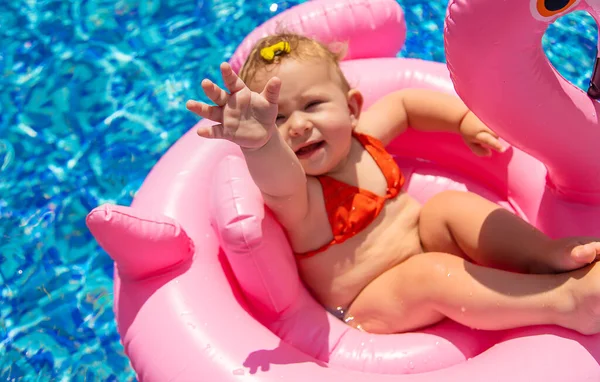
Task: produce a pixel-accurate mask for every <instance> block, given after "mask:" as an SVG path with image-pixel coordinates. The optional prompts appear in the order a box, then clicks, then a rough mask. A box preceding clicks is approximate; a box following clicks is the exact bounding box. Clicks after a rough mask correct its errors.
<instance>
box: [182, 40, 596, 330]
mask: <svg viewBox="0 0 600 382" xmlns="http://www.w3.org/2000/svg"><path fill="white" fill-rule="evenodd" d="M338 63H339V56H338V55H337V54H336V53H335V52H333V51H331V50H330V49H328V48H327V47H326V46H324V45H323V44H321V43H319V42H317V41H315V40H312V39H309V38H307V37H303V36H300V35H295V34H290V33H283V34H278V35H274V36H269V37H266V38H264V39H262V40H260V41H259V42H258V43H257V45H256V46H255V47H254V49H253V50H252V52H251V53H250V56H249V57H248V60H247V61H246V63H245V64H244V66H243V68H242V69H241V71H240V74H239V77H238V75H236V74H235V73H234V72H233V70H232V69H231V67H230V66H229V65H228V64H226V63H223V64H221V73H222V76H223V82H224V84H225V86H226V88H227V90H228V91H225V90H223V89H221V88H220V87H219V86H217V85H216V84H214V83H213V82H211V81H210V80H207V79H205V80H203V81H202V89H203V90H204V92H205V93H206V95H207V97H208V98H209V99H210V100H212V101H213V102H214V103H215V104H216V105H214V106H210V105H207V104H205V103H202V102H197V101H188V103H187V108H188V109H189V110H191V111H192V112H194V113H196V114H197V115H199V116H201V117H203V118H207V119H210V120H212V121H216V122H217V123H219V124H218V125H215V126H211V127H202V128H200V129H199V130H198V135H200V136H201V137H205V138H210V139H227V140H229V141H231V142H234V143H236V144H237V145H239V146H240V148H241V150H242V152H243V154H244V156H245V159H246V162H247V165H248V169H249V171H250V174H251V176H252V178H253V180H254V182H255V183H256V185H257V186H258V187H259V189H260V190H261V192H262V195H263V198H264V202H265V204H266V205H267V207H268V208H269V209H271V210H272V211H273V213H274V214H275V216H276V218H277V219H278V221H279V222H280V224H281V225H282V226H283V227H284V229H285V230H286V232H287V234H288V237H289V240H290V243H291V246H292V249H293V251H294V253H295V256H296V258H297V264H298V268H299V271H300V275H301V277H302V279H303V280H304V282H305V284H306V285H307V286H308V288H309V289H310V290H311V292H312V293H313V295H314V296H315V298H316V299H317V300H318V301H319V302H320V303H321V304H323V305H324V306H325V307H326V308H327V309H328V310H329V311H330V312H332V313H334V314H337V315H338V316H339V317H340V318H343V319H344V320H345V321H346V322H347V323H348V324H350V325H352V326H353V327H355V328H358V329H361V330H365V331H368V332H374V333H394V332H403V331H410V330H414V329H418V328H421V327H424V326H427V325H431V324H434V323H436V322H438V321H440V320H441V319H443V318H444V317H449V318H451V319H453V320H455V321H457V322H460V323H462V324H464V325H467V326H470V327H473V328H479V329H488V330H493V329H506V328H513V327H518V326H526V325H538V324H556V325H561V326H563V327H567V328H571V329H574V330H577V331H579V332H581V333H585V334H590V333H596V332H599V331H600V265H596V264H598V263H596V262H595V260H596V258H597V257H598V255H600V239H598V238H591V237H569V238H561V239H551V238H549V237H548V236H546V235H545V234H543V233H542V232H540V231H539V230H537V229H536V228H534V227H532V226H531V225H529V224H528V223H526V222H525V221H523V220H522V219H520V218H518V217H517V216H515V215H513V214H512V213H510V212H508V211H506V210H504V209H502V208H501V207H499V206H498V205H496V204H494V203H492V202H490V201H488V200H486V199H483V198H482V197H480V196H478V195H476V194H473V193H469V192H458V191H449V192H442V193H439V194H438V195H436V196H434V197H433V198H431V199H430V200H429V201H428V202H427V203H425V204H424V205H420V204H419V203H418V202H417V201H416V200H415V199H413V198H412V197H411V196H410V195H408V194H407V193H406V192H404V191H403V189H402V186H403V182H404V177H403V174H402V173H401V171H400V170H399V168H398V166H397V164H396V163H395V162H394V160H393V158H392V157H391V156H390V154H388V153H387V152H386V150H385V146H386V145H387V144H388V143H389V142H390V141H391V140H393V139H394V138H396V137H397V136H398V135H400V134H402V133H403V132H404V131H406V130H407V129H408V128H409V127H410V128H412V129H416V130H421V131H443V132H454V133H457V134H461V136H462V137H463V139H464V141H465V143H466V144H467V145H468V146H469V147H470V148H471V150H472V151H473V152H474V153H475V154H477V155H490V154H491V150H496V151H500V152H501V151H503V146H502V145H501V143H500V142H499V140H498V137H497V135H496V134H495V133H494V132H493V131H491V130H490V129H488V128H487V127H486V126H485V125H484V124H483V123H482V122H481V121H480V120H479V119H478V118H477V117H476V116H475V115H474V114H473V113H472V112H470V111H469V110H468V109H467V107H466V106H465V105H464V104H463V103H462V102H461V100H460V99H458V98H457V97H454V96H451V95H446V94H443V93H438V92H433V91H429V90H422V89H403V90H400V91H397V92H395V93H391V94H389V95H387V96H386V97H384V98H382V99H380V100H379V101H378V102H377V103H375V104H374V105H373V106H372V107H370V108H369V109H368V110H366V111H363V110H362V105H363V98H362V95H361V93H360V91H358V90H357V89H355V88H352V87H351V86H350V84H349V83H348V81H347V80H346V78H345V77H344V74H343V73H342V71H341V70H340V67H339V65H338ZM596 273H598V275H596Z"/></svg>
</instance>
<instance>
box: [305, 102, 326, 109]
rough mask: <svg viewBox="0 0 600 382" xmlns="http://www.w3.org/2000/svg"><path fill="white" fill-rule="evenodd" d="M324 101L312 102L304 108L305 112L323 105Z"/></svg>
mask: <svg viewBox="0 0 600 382" xmlns="http://www.w3.org/2000/svg"><path fill="white" fill-rule="evenodd" d="M322 103H323V101H310V102H309V103H307V104H306V106H305V107H304V109H305V110H308V109H310V108H313V107H316V106H319V105H320V104H322Z"/></svg>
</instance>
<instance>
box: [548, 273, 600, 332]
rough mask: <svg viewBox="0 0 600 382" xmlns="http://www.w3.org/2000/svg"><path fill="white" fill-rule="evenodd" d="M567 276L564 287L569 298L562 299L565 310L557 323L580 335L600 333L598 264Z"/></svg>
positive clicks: (599, 277)
mask: <svg viewBox="0 0 600 382" xmlns="http://www.w3.org/2000/svg"><path fill="white" fill-rule="evenodd" d="M568 275H570V276H571V277H569V280H568V281H567V282H566V283H565V284H564V286H565V287H566V290H568V292H569V293H568V294H567V296H569V297H567V298H564V299H562V302H563V303H564V305H562V306H563V308H565V309H564V310H563V312H562V313H561V314H560V317H561V319H560V320H559V322H557V323H558V324H559V325H560V326H563V327H566V328H569V329H573V330H576V331H578V332H579V333H582V334H596V333H600V262H597V263H594V264H592V265H589V266H587V267H585V268H582V269H578V270H576V271H574V272H570V273H568ZM565 276H567V274H565Z"/></svg>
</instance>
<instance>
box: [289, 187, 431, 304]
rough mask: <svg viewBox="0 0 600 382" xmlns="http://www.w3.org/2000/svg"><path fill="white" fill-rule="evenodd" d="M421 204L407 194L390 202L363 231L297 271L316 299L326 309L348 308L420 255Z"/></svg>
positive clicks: (307, 262)
mask: <svg viewBox="0 0 600 382" xmlns="http://www.w3.org/2000/svg"><path fill="white" fill-rule="evenodd" d="M420 208H421V207H420V205H419V203H418V202H417V201H416V200H414V199H412V198H411V197H410V196H408V195H407V194H401V195H399V196H398V197H396V198H395V199H394V200H391V201H388V202H387V203H386V205H385V207H384V208H383V210H382V212H381V214H380V215H379V216H378V217H377V219H376V220H375V221H374V222H373V223H372V224H371V225H370V226H369V227H368V228H367V229H365V230H364V231H362V232H360V233H359V234H357V235H356V236H354V237H352V238H351V239H348V240H346V241H345V242H344V243H341V244H336V245H334V246H332V247H330V248H329V249H327V250H326V251H324V252H322V253H319V254H317V255H316V256H314V257H310V258H307V259H302V260H299V262H298V268H299V271H300V275H301V277H302V279H303V280H304V282H305V283H306V285H307V286H308V287H309V288H310V290H311V291H312V293H313V295H314V296H315V298H316V299H317V300H318V301H319V302H320V303H321V304H323V305H324V306H325V307H327V308H330V309H335V308H337V307H343V308H346V307H347V306H349V305H350V303H351V302H352V301H353V300H354V299H355V298H356V296H357V295H358V294H359V293H360V291H361V290H362V289H363V288H364V287H365V286H366V285H367V284H369V283H370V282H371V281H373V280H374V279H375V278H376V277H377V276H379V275H381V274H382V273H383V272H385V271H387V270H388V269H390V268H392V267H394V266H395V265H397V264H400V263H401V262H403V261H404V260H406V259H408V258H409V257H410V256H413V255H415V254H417V253H421V252H422V249H421V243H420V239H419V232H418V223H419V212H420Z"/></svg>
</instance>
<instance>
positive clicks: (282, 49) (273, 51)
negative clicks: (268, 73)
mask: <svg viewBox="0 0 600 382" xmlns="http://www.w3.org/2000/svg"><path fill="white" fill-rule="evenodd" d="M290 51H291V49H290V44H289V43H288V42H287V41H280V42H278V43H277V44H273V45H271V46H267V47H266V48H262V49H261V50H260V56H261V57H262V58H264V59H265V60H267V61H273V59H274V58H275V56H279V55H281V54H283V53H289V52H290Z"/></svg>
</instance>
